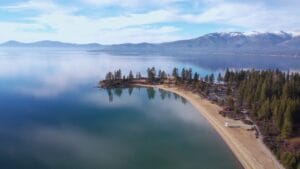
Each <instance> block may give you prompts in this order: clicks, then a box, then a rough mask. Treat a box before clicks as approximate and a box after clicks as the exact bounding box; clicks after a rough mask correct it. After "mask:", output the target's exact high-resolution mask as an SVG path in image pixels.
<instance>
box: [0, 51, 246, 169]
mask: <svg viewBox="0 0 300 169" xmlns="http://www.w3.org/2000/svg"><path fill="white" fill-rule="evenodd" d="M45 54H47V55H45ZM52 55H53V56H52ZM53 57H55V58H53ZM12 58H15V59H12ZM117 62H118V63H117ZM104 63H105V64H104ZM138 63H145V64H146V65H152V64H153V65H155V64H158V63H161V65H160V66H161V67H164V66H165V67H166V68H167V69H168V68H170V67H171V66H166V65H172V64H173V65H174V64H178V65H180V64H182V65H181V66H185V65H186V64H187V63H181V62H179V61H176V60H172V59H171V60H170V59H169V58H158V59H157V61H155V60H153V61H149V60H148V59H147V58H139V59H129V58H128V59H124V58H119V57H116V56H114V57H113V58H110V57H108V56H102V55H101V56H94V55H86V54H85V53H81V52H78V51H67V52H66V51H59V52H53V53H51V52H45V51H39V52H32V51H31V52H29V51H27V52H23V53H19V52H12V51H8V52H7V51H6V52H3V51H2V53H1V52H0V108H1V112H0V166H1V167H0V168H5V169H20V168H26V169H31V168H32V169H36V168H41V169H48V168H49V169H50V168H55V169H67V168H71V169H77V168H78V169H83V168H84V169H96V168H97V169H99V168H101V169H141V168H142V169H240V168H241V167H240V164H239V163H238V161H237V160H236V158H235V157H234V156H233V154H232V153H231V152H230V150H229V149H228V147H227V146H226V145H225V144H224V143H223V141H222V139H221V138H220V137H219V136H218V134H217V133H216V132H215V131H214V130H213V129H212V128H211V126H210V125H209V124H208V123H207V121H206V120H205V119H204V118H203V117H202V116H201V114H200V113H199V112H197V111H196V110H195V109H194V108H193V107H192V106H191V104H189V103H188V102H186V100H185V99H183V98H181V97H179V96H177V95H174V94H172V93H169V92H165V91H161V90H157V89H150V88H134V89H114V90H111V91H107V90H103V89H98V88H95V87H94V86H95V85H96V83H97V81H98V80H99V79H101V78H103V74H104V73H103V72H104V71H107V70H108V69H110V68H109V65H114V66H118V65H119V66H120V67H121V66H123V67H124V68H126V69H127V70H129V69H130V65H135V64H136V65H138ZM189 66H191V67H192V66H194V67H196V66H195V65H192V64H191V65H189ZM133 67H135V69H136V70H142V69H141V68H139V67H137V66H133ZM197 69H198V70H199V71H201V72H202V74H204V73H205V72H213V71H212V70H207V69H202V68H197Z"/></svg>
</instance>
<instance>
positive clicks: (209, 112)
mask: <svg viewBox="0 0 300 169" xmlns="http://www.w3.org/2000/svg"><path fill="white" fill-rule="evenodd" d="M132 86H139V87H153V88H158V89H162V90H165V91H169V92H172V93H175V94H177V95H179V96H181V97H184V98H185V99H186V100H188V101H189V102H190V103H191V104H192V106H194V107H195V108H196V109H197V110H198V112H199V113H201V114H202V115H203V116H204V118H205V119H206V120H207V121H208V122H209V124H210V125H211V126H212V127H213V128H214V129H215V130H216V132H217V133H218V134H219V135H220V136H221V138H222V139H223V140H224V142H225V143H226V144H227V146H228V147H229V148H230V150H231V151H232V152H233V154H234V155H235V157H236V158H237V159H238V160H239V162H240V163H241V165H242V166H243V167H244V168H245V169H284V167H283V166H282V165H281V164H280V163H279V162H278V160H277V159H276V157H275V156H274V155H273V153H272V152H271V151H270V150H269V149H268V148H267V147H266V145H265V144H264V143H263V142H262V141H261V139H257V138H256V137H255V133H254V132H253V131H246V130H245V129H242V128H228V127H225V126H224V124H225V122H234V123H237V122H239V121H234V120H232V119H229V118H224V117H222V116H221V115H219V111H220V110H222V108H221V107H220V106H218V105H216V104H213V103H211V102H210V101H209V100H207V99H205V98H203V97H201V96H200V95H198V94H195V93H193V92H191V91H187V90H184V89H180V88H177V87H168V86H165V85H148V84H134V85H132Z"/></svg>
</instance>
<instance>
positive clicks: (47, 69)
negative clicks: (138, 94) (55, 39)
mask: <svg viewBox="0 0 300 169" xmlns="http://www.w3.org/2000/svg"><path fill="white" fill-rule="evenodd" d="M133 65H134V66H133ZM152 66H155V67H156V68H157V69H162V70H166V71H167V72H171V71H172V69H173V68H174V67H178V68H183V67H191V68H193V70H195V71H197V72H200V74H201V75H203V76H204V75H205V74H210V73H212V72H216V71H217V70H210V69H206V68H205V69H204V68H202V67H199V66H198V65H196V64H194V62H192V61H188V59H187V60H186V61H184V59H182V58H181V59H176V58H172V57H168V56H135V57H132V56H117V55H109V54H105V53H90V52H87V51H80V50H59V49H11V48H10V49H3V48H2V49H1V50H0V85H1V88H0V90H7V89H9V91H10V92H16V93H21V94H24V95H30V96H34V97H39V98H51V97H56V96H58V95H60V94H62V93H64V92H68V91H76V90H80V87H81V86H83V85H89V86H95V85H97V82H98V81H99V80H101V79H103V78H104V76H105V74H106V73H107V72H108V71H112V70H116V69H122V71H123V73H124V74H128V72H129V71H130V70H132V71H133V72H141V73H142V75H145V74H146V69H147V67H152ZM20 84H22V85H20ZM118 92H119V91H118ZM119 95H120V94H119Z"/></svg>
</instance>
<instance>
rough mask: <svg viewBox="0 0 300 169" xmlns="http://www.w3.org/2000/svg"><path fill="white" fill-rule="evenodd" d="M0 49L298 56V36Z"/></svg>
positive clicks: (231, 34) (250, 35)
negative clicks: (46, 48)
mask: <svg viewBox="0 0 300 169" xmlns="http://www.w3.org/2000/svg"><path fill="white" fill-rule="evenodd" d="M0 47H49V48H51V47H55V48H83V49H89V50H94V51H108V52H109V51H110V52H136V53H139V52H148V53H149V52H150V53H151V52H155V53H202V54H206V53H215V54H217V53H234V54H274V55H288V56H296V57H298V56H300V36H295V35H292V34H290V33H286V32H283V31H281V32H278V33H268V32H267V33H259V32H251V33H242V32H227V33H210V34H206V35H203V36H200V37H198V38H194V39H188V40H179V41H173V42H165V43H137V44H133V43H126V44H117V45H101V44H98V43H89V44H74V43H63V42H59V41H38V42H33V43H22V42H18V41H7V42H5V43H2V44H0Z"/></svg>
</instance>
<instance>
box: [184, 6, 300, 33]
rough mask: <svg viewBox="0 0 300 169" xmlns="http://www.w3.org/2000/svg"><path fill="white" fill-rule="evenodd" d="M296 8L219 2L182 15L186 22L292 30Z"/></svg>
mask: <svg viewBox="0 0 300 169" xmlns="http://www.w3.org/2000/svg"><path fill="white" fill-rule="evenodd" d="M299 15H300V11H299V12H298V10H292V9H291V10H286V9H280V8H278V9H269V8H266V7H265V6H264V5H262V4H251V5H250V4H241V3H221V4H219V5H218V6H214V7H211V8H209V9H207V10H205V11H204V12H202V13H200V14H198V15H183V16H182V18H183V19H184V20H185V21H187V22H194V23H215V24H225V25H232V26H239V27H243V28H245V29H248V30H259V31H277V30H286V31H293V30H294V29H295V28H297V27H299V26H300V21H299V19H297V18H298V16H299Z"/></svg>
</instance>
